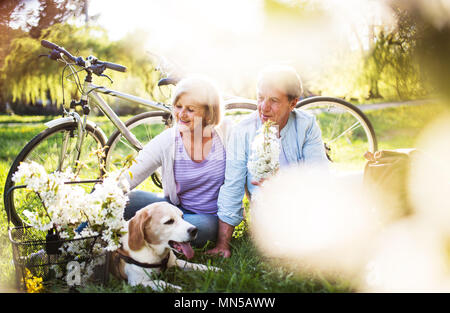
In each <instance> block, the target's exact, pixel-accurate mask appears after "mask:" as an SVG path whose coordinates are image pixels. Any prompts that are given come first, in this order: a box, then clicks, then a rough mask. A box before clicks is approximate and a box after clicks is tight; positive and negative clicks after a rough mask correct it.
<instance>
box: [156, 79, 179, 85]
mask: <svg viewBox="0 0 450 313" xmlns="http://www.w3.org/2000/svg"><path fill="white" fill-rule="evenodd" d="M179 81H180V78H176V77H167V78H162V79H160V80H159V81H158V86H166V85H176V84H177V83H178V82H179Z"/></svg>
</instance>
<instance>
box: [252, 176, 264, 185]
mask: <svg viewBox="0 0 450 313" xmlns="http://www.w3.org/2000/svg"><path fill="white" fill-rule="evenodd" d="M265 180H266V179H265V178H261V179H260V180H259V181H256V180H252V181H251V183H252V185H255V186H261V185H262V183H263V182H264V181H265Z"/></svg>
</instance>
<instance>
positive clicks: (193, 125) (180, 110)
mask: <svg viewBox="0 0 450 313" xmlns="http://www.w3.org/2000/svg"><path fill="white" fill-rule="evenodd" d="M173 115H174V117H175V121H176V122H177V124H178V125H179V126H180V130H181V131H190V132H193V131H194V129H202V128H203V126H204V125H206V121H205V107H204V106H202V105H199V104H197V102H196V101H195V98H194V97H193V96H192V95H190V94H189V93H184V94H182V95H181V96H180V97H179V98H178V101H177V102H176V103H175V105H174V107H173Z"/></svg>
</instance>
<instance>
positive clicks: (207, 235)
mask: <svg viewBox="0 0 450 313" xmlns="http://www.w3.org/2000/svg"><path fill="white" fill-rule="evenodd" d="M301 94H302V85H301V81H300V78H299V76H298V75H297V73H296V71H295V70H294V69H292V68H291V67H285V66H277V67H270V68H266V69H265V70H263V71H262V72H261V73H260V75H259V78H258V82H257V103H258V110H257V111H256V112H253V113H252V114H250V115H249V116H248V117H246V118H245V119H244V120H242V121H241V122H240V123H239V124H237V125H234V126H233V127H232V128H231V127H230V125H229V122H227V120H226V119H223V118H222V114H223V112H222V108H221V98H220V95H219V92H218V91H217V89H216V88H215V87H214V86H213V85H212V84H211V83H210V82H208V81H207V80H206V79H201V78H198V77H195V78H194V77H191V78H186V79H184V80H182V81H180V82H179V84H178V85H177V88H176V90H175V94H174V96H173V100H172V105H173V117H174V120H175V122H176V124H175V126H174V127H172V128H170V129H167V130H165V131H163V132H162V133H161V134H159V135H158V136H156V137H155V138H154V139H153V140H152V141H150V142H149V143H148V144H147V145H146V146H145V147H144V149H143V150H142V151H140V153H139V155H138V156H137V158H136V163H135V164H133V165H132V166H131V167H130V169H129V172H130V173H131V174H130V175H129V177H128V179H129V182H130V187H131V189H133V188H135V187H136V186H137V185H139V184H140V183H141V182H142V181H144V180H145V179H146V178H147V177H148V176H149V175H151V174H152V173H153V172H154V171H155V170H156V169H157V168H159V167H161V169H162V173H161V174H162V183H163V187H164V197H162V196H158V195H157V194H154V193H150V192H145V191H139V190H133V191H131V192H130V193H129V203H128V205H127V207H126V208H125V219H127V220H128V219H130V218H132V217H133V216H134V214H135V212H136V211H138V210H139V209H141V208H143V207H144V206H146V205H148V204H151V203H154V202H158V201H168V202H170V203H172V204H173V205H175V206H177V207H179V208H180V209H181V210H182V212H183V218H184V219H185V220H186V221H188V222H190V223H191V224H193V225H195V226H196V227H197V228H198V236H197V238H196V240H195V241H194V242H193V244H194V246H197V247H202V246H203V245H204V244H205V243H206V242H207V241H208V240H210V241H212V242H215V243H216V246H215V248H213V249H211V250H209V251H207V253H208V254H219V255H221V256H223V257H229V256H230V255H231V251H230V241H231V237H232V234H233V230H234V227H235V226H237V225H238V224H239V223H240V222H241V221H242V219H243V208H242V199H243V197H244V194H245V191H246V190H247V191H248V193H249V194H250V196H251V195H252V194H253V193H254V192H255V191H256V190H257V189H258V188H259V183H260V182H257V181H254V180H253V179H252V177H251V175H250V174H249V172H248V170H247V161H248V157H249V153H250V149H251V144H252V141H253V138H254V137H255V135H256V132H257V130H258V129H259V128H260V127H261V125H262V123H264V122H266V121H267V120H271V121H273V122H275V123H276V125H277V126H278V130H279V137H280V141H281V149H280V150H281V151H280V159H279V160H280V168H283V167H286V166H288V165H289V164H299V163H301V164H317V163H319V164H324V163H327V162H328V161H327V158H326V154H325V150H324V145H323V142H322V138H321V132H320V129H319V127H318V125H317V124H316V122H315V119H314V117H313V116H311V115H308V114H306V113H303V112H302V111H300V110H297V109H295V105H296V103H297V101H298V99H299V97H300V96H301ZM274 210H276V208H274Z"/></svg>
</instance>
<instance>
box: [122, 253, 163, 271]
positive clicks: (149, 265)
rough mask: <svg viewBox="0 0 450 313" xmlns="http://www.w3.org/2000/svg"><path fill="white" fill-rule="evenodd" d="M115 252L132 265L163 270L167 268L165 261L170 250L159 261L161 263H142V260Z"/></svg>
mask: <svg viewBox="0 0 450 313" xmlns="http://www.w3.org/2000/svg"><path fill="white" fill-rule="evenodd" d="M117 254H118V255H119V257H120V258H121V259H122V260H124V261H125V262H126V263H129V264H134V265H137V266H140V267H144V268H161V270H165V269H166V268H167V263H168V262H169V257H170V252H169V253H167V256H166V257H165V258H164V259H163V260H162V261H161V263H154V264H150V263H142V262H139V261H136V260H135V259H133V258H131V257H129V256H127V255H123V254H122V253H120V252H119V251H117Z"/></svg>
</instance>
